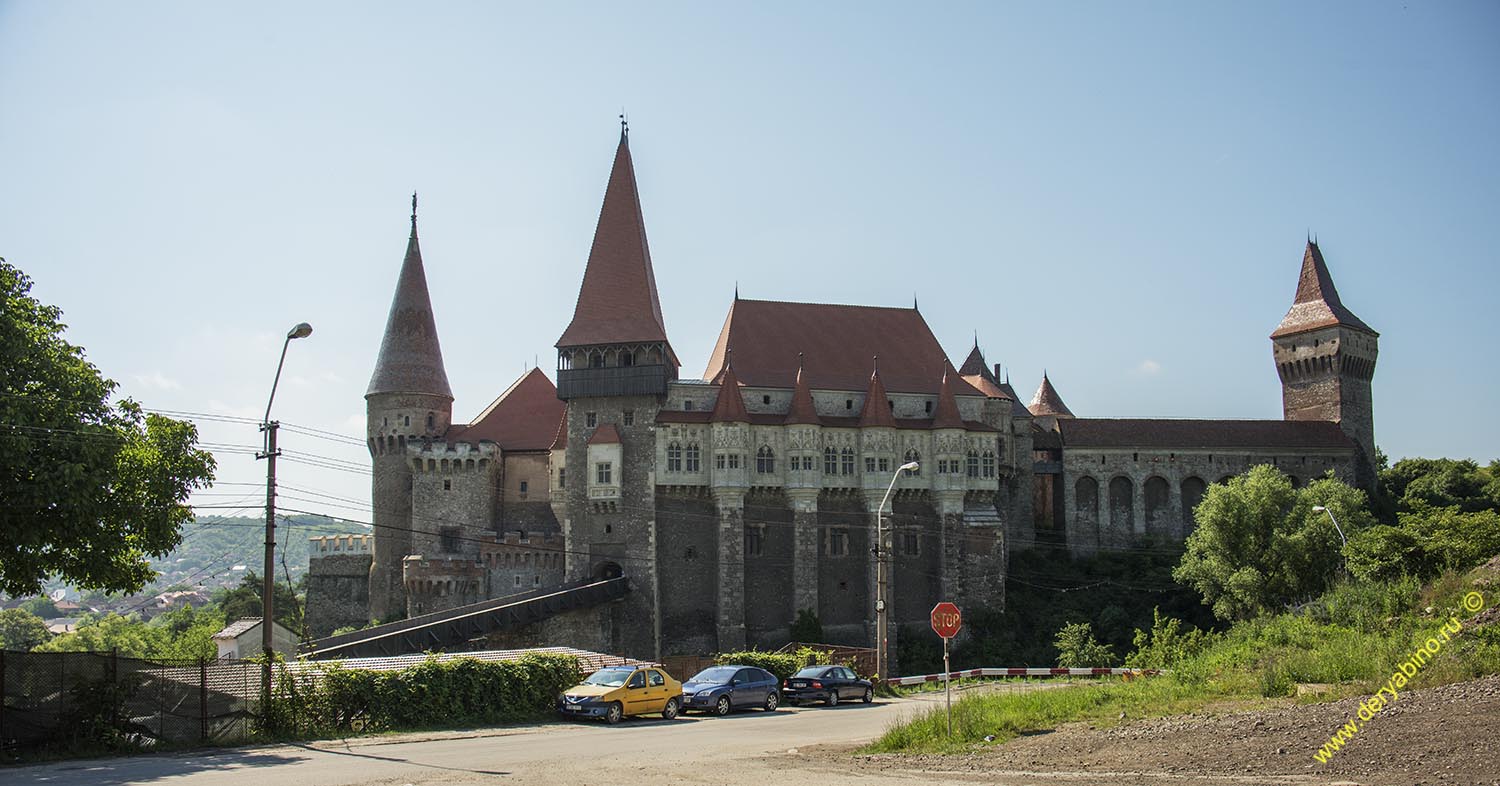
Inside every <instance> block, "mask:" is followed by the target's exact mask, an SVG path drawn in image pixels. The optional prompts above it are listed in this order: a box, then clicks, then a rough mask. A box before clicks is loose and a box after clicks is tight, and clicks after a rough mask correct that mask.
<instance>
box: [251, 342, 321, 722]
mask: <svg viewBox="0 0 1500 786" xmlns="http://www.w3.org/2000/svg"><path fill="white" fill-rule="evenodd" d="M310 335H312V325H309V324H307V323H306V322H298V323H297V325H296V327H293V328H292V329H291V330H289V331H287V334H286V341H283V342H282V343H281V360H278V361H277V362H276V378H275V379H274V380H272V381H271V397H270V398H268V399H266V416H265V418H263V419H262V420H261V424H260V430H261V431H263V432H265V435H266V449H265V451H264V452H262V453H259V454H257V455H256V458H263V459H265V460H266V564H265V575H264V576H263V577H262V580H263V582H264V584H263V585H262V586H261V602H260V647H261V653H260V654H261V657H263V658H265V664H264V665H263V666H262V667H261V691H262V694H261V700H262V702H263V704H262V705H261V712H262V713H264V712H267V711H268V710H269V706H270V700H271V652H272V651H273V647H272V638H271V624H272V622H271V615H272V614H273V613H274V612H275V589H276V457H277V456H278V455H280V454H281V451H279V450H277V449H276V430H277V429H278V428H279V427H280V426H281V424H280V423H277V422H276V421H274V420H272V419H271V402H273V401H275V400H276V386H277V385H278V384H280V383H281V367H282V366H283V365H284V364H285V363H286V348H287V346H288V345H290V344H291V343H292V339H294V338H307V337H308V336H310Z"/></svg>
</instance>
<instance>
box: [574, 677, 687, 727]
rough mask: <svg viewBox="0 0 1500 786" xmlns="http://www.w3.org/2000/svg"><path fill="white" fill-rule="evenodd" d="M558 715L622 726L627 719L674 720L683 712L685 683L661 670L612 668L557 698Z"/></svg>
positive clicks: (589, 678)
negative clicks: (599, 719)
mask: <svg viewBox="0 0 1500 786" xmlns="http://www.w3.org/2000/svg"><path fill="white" fill-rule="evenodd" d="M557 711H558V712H561V713H562V714H563V715H566V716H568V717H573V718H603V719H604V722H605V723H619V722H620V719H621V718H623V717H625V716H626V715H655V714H657V713H661V716H662V717H663V718H666V719H667V720H672V719H673V718H676V717H677V715H678V713H680V712H682V683H680V682H678V681H677V680H675V679H673V678H672V675H670V674H668V673H667V672H666V670H665V669H663V668H661V667H660V666H611V667H609V668H605V669H600V670H598V671H596V672H594V673H593V674H590V675H589V677H588V679H586V680H584V681H583V683H582V684H580V685H575V686H573V687H571V688H568V689H567V690H565V691H563V693H562V695H560V696H558V697H557Z"/></svg>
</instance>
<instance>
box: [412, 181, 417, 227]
mask: <svg viewBox="0 0 1500 786" xmlns="http://www.w3.org/2000/svg"><path fill="white" fill-rule="evenodd" d="M411 231H413V232H415V231H417V192H415V191H413V192H411Z"/></svg>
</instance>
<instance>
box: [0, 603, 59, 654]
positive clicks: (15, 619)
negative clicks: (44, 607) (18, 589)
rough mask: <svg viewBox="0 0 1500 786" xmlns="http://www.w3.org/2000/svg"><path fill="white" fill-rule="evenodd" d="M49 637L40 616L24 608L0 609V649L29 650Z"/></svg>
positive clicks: (49, 634) (50, 633)
mask: <svg viewBox="0 0 1500 786" xmlns="http://www.w3.org/2000/svg"><path fill="white" fill-rule="evenodd" d="M50 638H52V632H51V631H49V630H47V623H45V622H43V621H42V618H41V617H38V616H37V615H35V614H32V613H31V612H29V611H26V610H24V609H6V610H4V611H0V649H7V650H29V649H31V648H32V647H35V646H37V645H38V644H42V643H44V642H46V641H47V639H50Z"/></svg>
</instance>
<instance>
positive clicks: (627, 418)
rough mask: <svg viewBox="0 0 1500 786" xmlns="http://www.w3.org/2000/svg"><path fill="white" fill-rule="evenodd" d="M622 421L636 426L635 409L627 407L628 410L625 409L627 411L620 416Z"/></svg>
mask: <svg viewBox="0 0 1500 786" xmlns="http://www.w3.org/2000/svg"><path fill="white" fill-rule="evenodd" d="M620 422H621V423H623V424H624V425H627V426H634V425H635V410H633V409H627V410H625V412H624V413H623V414H622V415H621V416H620Z"/></svg>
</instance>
